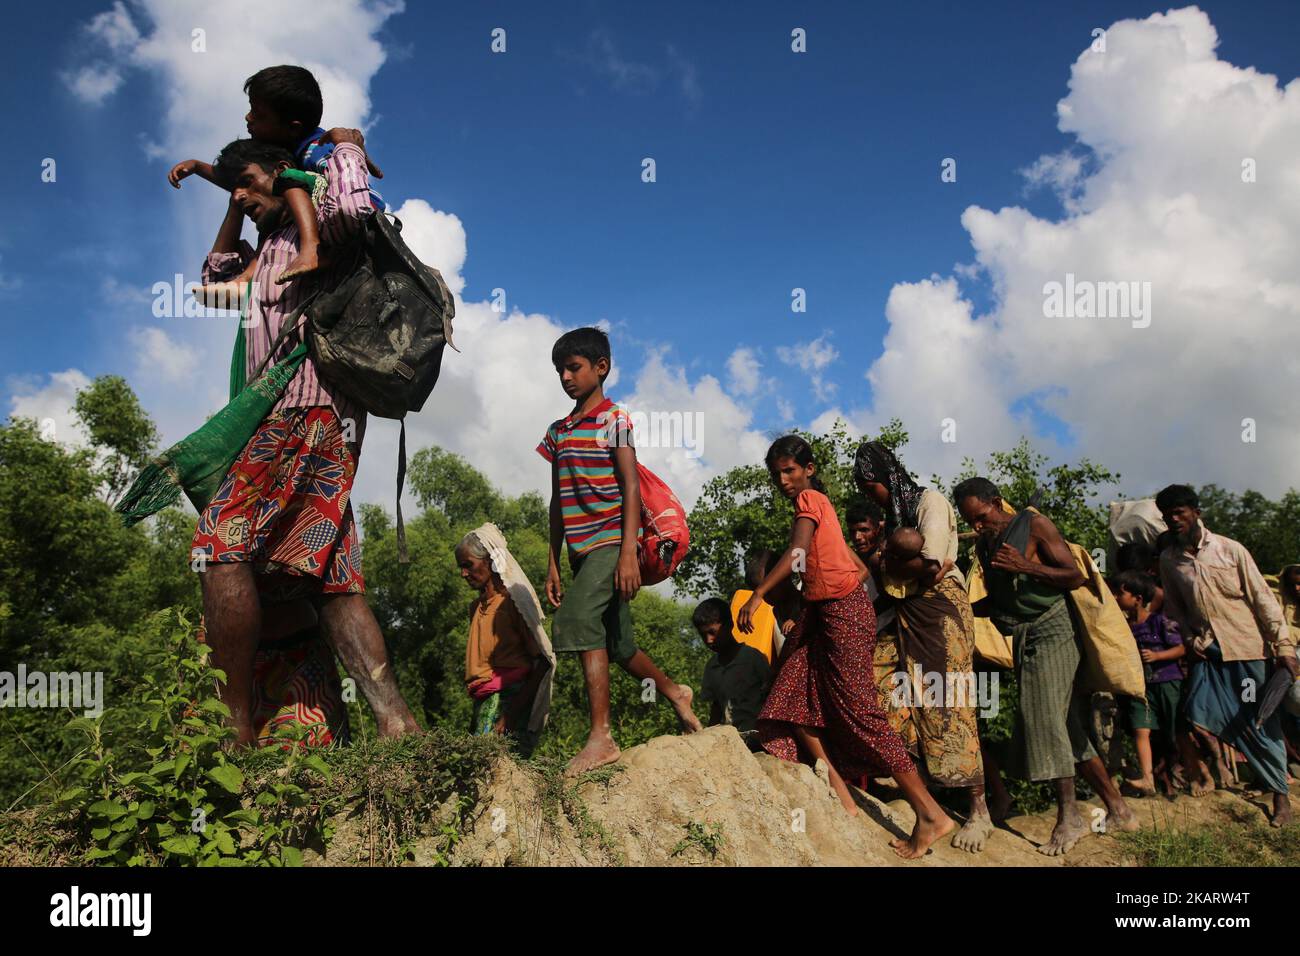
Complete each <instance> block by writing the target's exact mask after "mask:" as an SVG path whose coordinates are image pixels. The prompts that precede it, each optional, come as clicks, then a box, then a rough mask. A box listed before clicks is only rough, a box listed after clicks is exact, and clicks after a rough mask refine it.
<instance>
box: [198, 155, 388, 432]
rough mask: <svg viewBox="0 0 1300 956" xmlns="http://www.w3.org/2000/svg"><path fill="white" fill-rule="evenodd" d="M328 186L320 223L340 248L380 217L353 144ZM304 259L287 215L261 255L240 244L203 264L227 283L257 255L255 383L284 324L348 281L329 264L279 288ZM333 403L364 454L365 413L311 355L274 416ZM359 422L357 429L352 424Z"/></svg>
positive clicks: (336, 158)
mask: <svg viewBox="0 0 1300 956" xmlns="http://www.w3.org/2000/svg"><path fill="white" fill-rule="evenodd" d="M325 175H326V178H327V179H328V180H329V184H328V188H327V189H326V191H325V197H324V199H322V201H321V204H320V206H319V207H318V208H317V210H316V214H317V221H318V222H319V223H320V238H321V244H322V245H334V246H338V245H341V244H343V243H344V242H346V241H347V240H348V239H350V238H351V237H353V236H356V235H357V234H358V233H360V232H361V230H362V229H363V228H365V224H366V218H367V217H368V216H371V215H374V214H375V210H374V208H373V207H372V206H371V205H370V191H369V190H370V186H369V183H370V177H369V174H368V172H367V170H366V154H365V153H364V152H362V150H361V149H360V148H359V147H357V146H354V145H353V144H351V143H340V144H339V145H338V146H337V147H336V148H335V149H334V152H333V153H331V154H330V157H329V160H328V162H327V164H326V171H325ZM297 254H298V227H297V226H295V225H294V224H293V218H292V217H291V216H288V215H286V216H285V221H284V224H283V225H281V226H280V227H279V228H277V229H275V230H274V231H272V232H271V233H269V234H268V235H266V236H265V237H264V238H263V240H262V247H261V249H260V250H258V251H257V252H256V253H254V252H253V249H252V247H251V246H249V244H248V243H247V242H242V241H241V243H240V251H239V252H212V253H209V254H208V258H207V261H206V262H204V264H203V282H204V283H205V284H207V283H213V282H225V281H228V280H230V279H234V278H235V277H236V276H238V275H239V274H240V272H242V271H243V269H244V266H246V265H247V264H248V261H249V259H251V258H253V256H254V255H256V257H257V274H256V275H255V276H254V277H253V297H252V301H251V302H250V303H249V317H248V320H247V322H248V324H247V325H246V326H245V330H244V335H245V340H244V341H245V350H246V351H245V355H244V361H245V374H246V375H247V376H248V379H249V381H250V382H251V381H252V376H253V373H254V372H255V371H256V370H257V367H258V366H259V365H261V363H262V360H263V359H264V358H266V353H267V352H269V351H270V350H271V345H272V343H273V342H274V341H275V338H276V336H278V335H279V334H280V327H281V326H282V325H283V324H284V320H285V319H286V318H287V317H288V316H289V315H290V314H292V313H293V311H294V310H295V309H296V308H298V306H299V305H301V304H302V302H303V300H305V299H306V298H307V296H309V295H311V293H313V292H314V291H316V289H318V288H322V287H324V288H329V287H330V286H331V285H332V284H333V283H335V282H337V281H338V280H339V279H342V278H345V277H346V274H347V273H346V263H344V262H340V263H336V264H335V265H333V266H328V265H327V266H325V267H323V268H322V269H321V270H320V271H319V272H317V273H316V274H314V275H307V276H303V277H302V278H299V279H293V280H291V281H289V282H286V283H284V284H283V285H281V284H280V283H277V282H276V281H275V280H276V278H277V277H278V276H279V275H280V273H281V272H283V271H284V270H285V267H286V266H287V265H288V264H289V263H290V262H291V261H293V258H294V256H296V255H297ZM289 338H290V339H291V341H286V342H284V343H283V344H282V345H281V346H280V348H279V350H278V351H277V352H276V354H275V357H274V358H272V360H271V362H270V363H268V365H269V364H274V363H275V362H279V361H282V360H283V359H284V358H285V356H287V355H288V354H289V353H290V352H291V351H293V348H294V346H296V345H297V344H298V341H299V340H300V339H299V337H298V336H296V335H291V336H290V337H289ZM316 405H330V406H332V407H333V408H334V413H335V414H336V415H337V416H338V417H339V420H340V421H341V422H343V424H344V429H345V434H346V433H349V432H350V433H351V435H350V436H349V437H354V438H355V442H356V445H357V447H358V450H359V448H360V444H361V438H362V435H363V434H364V432H365V427H366V413H365V412H364V411H362V410H361V409H359V408H356V407H355V406H354V405H352V403H351V402H349V401H348V400H347V398H346V397H345V396H343V395H342V394H340V393H339V392H338V391H337V390H336V389H332V388H330V387H329V386H328V385H326V384H325V383H324V382H322V381H321V380H320V378H319V377H318V376H317V374H316V365H315V363H314V362H312V360H311V356H308V357H307V358H306V359H305V360H304V361H303V363H302V365H301V366H299V368H298V373H297V374H296V375H295V376H294V377H293V378H292V379H291V380H290V382H289V386H288V387H287V388H286V389H285V391H284V395H283V396H282V397H281V398H280V400H279V401H278V402H276V404H275V410H276V411H285V410H286V409H289V408H311V407H313V406H316ZM349 421H351V422H353V423H354V427H353V428H352V429H348V428H347V423H348V422H349Z"/></svg>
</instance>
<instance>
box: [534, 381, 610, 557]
mask: <svg viewBox="0 0 1300 956" xmlns="http://www.w3.org/2000/svg"><path fill="white" fill-rule="evenodd" d="M618 445H626V446H627V447H631V446H632V420H631V419H630V418H629V417H628V414H627V412H625V411H624V410H623V409H622V408H619V406H617V405H615V404H614V403H613V402H612V401H611V400H609V399H608V398H607V399H605V400H604V401H603V402H601V403H600V404H599V405H597V406H596V407H595V408H593V409H592V410H591V411H589V412H588V413H587V414H586V415H584V416H582V417H580V418H578V417H574V416H570V417H568V418H562V419H560V420H559V421H557V422H553V423H552V424H551V427H550V428H548V429H546V436H545V437H544V438H543V439H542V441H541V443H540V444H539V445H538V446H537V453H538V454H539V455H541V456H542V457H543V458H545V459H546V460H547V461H549V462H553V463H554V464H555V467H556V469H557V471H558V476H559V493H560V514H561V515H562V516H563V518H564V540H565V541H566V542H567V543H568V545H569V557H570V558H577V557H581V556H582V555H584V554H588V553H590V552H592V551H594V550H596V549H597V548H603V547H607V546H609V545H613V544H622V542H623V492H622V491H621V490H620V489H619V487H618V475H617V474H616V473H615V471H614V448H615V447H616V446H618Z"/></svg>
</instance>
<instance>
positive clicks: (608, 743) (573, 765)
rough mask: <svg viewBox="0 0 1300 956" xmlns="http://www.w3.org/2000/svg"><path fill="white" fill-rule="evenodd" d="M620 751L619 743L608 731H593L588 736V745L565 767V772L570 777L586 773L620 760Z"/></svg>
mask: <svg viewBox="0 0 1300 956" xmlns="http://www.w3.org/2000/svg"><path fill="white" fill-rule="evenodd" d="M619 756H620V751H619V749H618V744H616V743H614V738H613V737H611V736H610V735H609V734H608V733H603V734H597V733H595V732H593V733H592V734H591V736H590V737H588V738H587V746H585V747H583V748H582V750H580V751H579V752H578V754H577V756H575V757H574V758H573V759H572V760H570V761H569V765H568V766H567V767H565V768H564V774H565V776H568V777H576V776H577V775H578V774H580V773H586V772H587V771H588V770H595V769H596V768H597V767H603V766H605V764H609V763H613V762H614V761H616V760H618V758H619Z"/></svg>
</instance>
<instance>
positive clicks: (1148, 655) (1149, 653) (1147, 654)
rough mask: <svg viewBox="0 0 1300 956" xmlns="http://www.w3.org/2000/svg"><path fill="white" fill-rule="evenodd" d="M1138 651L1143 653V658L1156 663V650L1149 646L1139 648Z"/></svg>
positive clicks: (1150, 662) (1149, 662) (1147, 661)
mask: <svg viewBox="0 0 1300 956" xmlns="http://www.w3.org/2000/svg"><path fill="white" fill-rule="evenodd" d="M1138 653H1139V654H1140V655H1142V660H1143V661H1144V662H1145V663H1147V664H1152V663H1155V659H1156V652H1155V651H1153V650H1151V648H1149V647H1143V648H1141V649H1139V651H1138Z"/></svg>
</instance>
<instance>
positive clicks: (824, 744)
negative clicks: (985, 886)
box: [736, 435, 956, 859]
mask: <svg viewBox="0 0 1300 956" xmlns="http://www.w3.org/2000/svg"><path fill="white" fill-rule="evenodd" d="M766 463H767V468H768V471H769V472H770V473H771V476H772V481H773V483H774V484H775V485H776V486H777V487H778V488H779V489H780V490H781V493H782V494H783V495H785V496H786V497H787V498H789V499H790V500H791V501H793V502H794V505H795V519H794V527H793V528H792V529H791V532H790V547H789V548H788V549H787V550H786V552H785V553H784V554H783V555H782V556H781V558H780V560H779V561H778V562H777V563H776V566H775V567H774V568H772V570H771V571H770V572H769V573H768V574H767V576H766V577H765V578H764V579H763V581H762V582H761V583H760V584H759V585H758V587H757V588H755V589H754V594H753V595H752V596H751V597H750V599H749V600H748V601H747V602H745V605H744V607H742V608H741V609H740V612H739V614H738V615H737V621H736V623H737V624H738V625H739V626H740V630H741V631H742V632H743V633H748V632H749V631H751V630H752V629H753V618H754V613H755V611H756V610H757V609H758V607H759V604H760V602H761V601H762V600H763V598H764V596H765V595H767V594H770V593H771V592H772V591H773V590H775V589H776V588H778V587H779V586H780V585H781V584H782V582H784V581H786V580H787V579H788V578H789V577H790V575H791V574H792V573H796V572H797V573H799V574H800V575H801V576H802V578H803V610H802V613H801V615H800V618H799V623H798V624H797V625H796V626H795V628H794V630H793V631H792V632H791V635H790V637H789V640H788V643H787V648H786V651H785V653H784V654H783V655H782V661H781V665H780V669H779V670H778V671H777V674H776V677H775V679H774V681H773V683H772V689H771V692H770V693H769V694H768V697H767V703H766V704H764V705H763V710H762V712H761V713H760V714H759V718H758V721H759V722H758V732H759V740H760V742H761V743H762V745H763V749H764V750H766V751H767V752H768V753H770V754H772V755H774V756H777V757H780V758H781V759H783V760H790V761H795V760H798V759H799V757H800V755H801V754H802V755H803V756H804V758H805V759H806V760H807V761H808V762H809V763H812V764H813V765H814V766H816V763H817V762H818V761H822V762H824V763H825V765H826V769H827V775H828V778H829V783H830V786H831V788H832V789H833V790H834V791H835V794H836V795H837V796H838V797H839V798H840V802H841V803H843V804H844V808H845V809H846V810H848V811H849V813H850V814H855V815H856V814H857V812H858V807H857V803H856V802H855V801H854V799H853V795H852V793H851V792H850V791H849V788H848V786H847V785H846V784H845V783H844V776H850V777H857V776H861V775H864V774H873V775H874V774H875V773H878V772H880V771H881V770H883V771H885V772H887V773H889V774H892V775H893V777H894V779H895V780H896V781H897V782H898V786H899V789H901V790H902V792H903V796H904V798H906V800H907V802H908V803H909V804H911V806H912V810H913V811H914V812H915V813H916V826H915V828H914V829H913V830H912V834H911V836H910V837H909V838H908V839H906V840H904V839H901V838H900V839H896V840H893V841H892V842H891V846H893V848H894V852H896V853H897V854H898V855H899V856H901V857H903V858H904V859H915V858H916V857H919V856H922V855H924V854H925V852H926V851H927V850H928V848H929V846H930V844H932V843H933V842H934V841H935V840H937V839H939V838H940V837H942V836H943V835H944V834H946V833H949V832H950V831H952V830H953V829H955V828H956V824H955V823H953V821H952V820H951V819H950V818H949V817H948V815H947V814H946V813H944V812H943V810H942V809H941V808H940V806H939V805H938V804H937V803H935V802H934V798H933V797H931V796H930V794H929V793H928V792H927V791H926V789H925V784H924V783H922V782H921V778H920V776H919V775H918V774H917V772H916V768H915V766H913V764H912V760H911V758H910V757H908V755H907V750H906V749H905V748H904V746H903V741H902V740H901V739H900V738H899V736H898V734H896V733H894V731H892V730H891V729H890V727H889V723H888V721H887V720H886V719H885V713H884V711H883V709H882V708H881V706H880V703H879V701H878V700H877V698H876V686H875V681H874V679H873V668H872V654H873V651H874V648H875V643H876V615H875V611H874V610H873V609H872V607H871V601H870V600H869V599H868V598H867V595H866V592H865V591H863V590H862V585H861V579H860V577H859V570H858V565H857V564H855V563H854V561H853V558H852V556H851V555H850V553H849V548H848V545H847V544H846V543H845V541H844V535H843V533H842V532H841V530H840V522H839V517H838V516H837V515H836V514H835V508H834V507H833V506H832V505H831V502H830V499H829V498H827V497H826V495H825V493H824V491H823V490H822V484H821V480H820V479H819V478H818V477H817V463H816V462H815V461H814V460H813V452H812V448H811V447H810V446H809V445H808V443H807V442H806V441H804V440H803V439H802V438H799V437H798V436H797V435H788V436H786V437H785V438H781V439H778V440H777V441H776V442H775V443H773V445H772V447H771V448H770V449H768V452H767V456H766Z"/></svg>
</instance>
